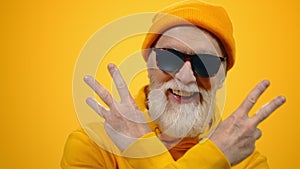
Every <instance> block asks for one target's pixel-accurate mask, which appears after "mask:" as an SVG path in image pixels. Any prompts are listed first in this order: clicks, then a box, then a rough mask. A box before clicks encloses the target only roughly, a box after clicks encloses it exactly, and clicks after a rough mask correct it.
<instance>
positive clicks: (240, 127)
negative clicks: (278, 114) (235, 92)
mask: <svg viewBox="0 0 300 169" xmlns="http://www.w3.org/2000/svg"><path fill="white" fill-rule="evenodd" d="M269 85H270V82H269V81H267V80H264V81H262V82H260V83H259V84H258V85H257V86H256V87H255V88H254V89H253V90H252V91H251V92H250V93H249V95H248V96H247V97H246V99H245V100H244V101H243V103H242V104H241V105H240V106H239V107H238V109H237V110H236V111H235V112H233V114H232V115H231V116H229V117H228V118H227V119H226V120H224V121H223V122H221V123H220V125H219V126H218V127H217V129H216V130H215V132H214V133H213V134H212V136H211V137H210V139H211V140H212V141H213V142H214V143H215V144H216V145H217V146H218V147H219V148H220V149H221V150H222V151H223V153H224V154H225V156H226V157H227V158H228V160H229V161H230V162H231V164H232V165H235V164H238V163H239V162H241V161H242V160H244V159H245V158H246V157H248V156H249V155H250V154H251V153H252V152H253V151H254V149H255V142H256V140H257V139H259V138H260V137H261V135H262V134H261V131H260V130H259V129H258V128H257V126H258V125H259V124H260V123H261V122H263V121H264V120H265V119H266V118H267V117H268V116H269V115H271V114H272V113H273V112H274V111H275V110H276V109H277V108H278V107H280V106H281V105H282V104H283V103H284V102H285V97H283V96H278V97H276V98H275V99H273V100H272V101H271V102H269V103H267V104H266V105H264V106H263V107H261V109H260V110H259V111H258V112H257V113H256V114H255V115H254V116H252V117H249V116H248V114H249V111H250V110H251V108H252V107H253V106H254V105H255V103H256V101H257V100H258V98H259V97H260V96H261V94H262V93H263V92H264V91H265V90H266V89H267V87H268V86H269Z"/></svg>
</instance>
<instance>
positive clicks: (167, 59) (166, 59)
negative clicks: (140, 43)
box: [154, 49, 184, 73]
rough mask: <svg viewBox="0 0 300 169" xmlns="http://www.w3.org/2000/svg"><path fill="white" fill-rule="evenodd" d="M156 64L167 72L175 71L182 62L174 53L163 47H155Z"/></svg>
mask: <svg viewBox="0 0 300 169" xmlns="http://www.w3.org/2000/svg"><path fill="white" fill-rule="evenodd" d="M154 51H155V52H156V61H157V66H158V67H159V69H160V70H162V71H164V72H168V73H174V72H177V71H178V70H179V69H180V68H181V67H182V66H183V64H184V62H183V60H182V59H180V57H179V56H177V55H176V54H175V53H172V52H171V51H168V50H164V49H155V50H154Z"/></svg>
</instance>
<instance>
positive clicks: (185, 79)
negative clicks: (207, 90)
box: [174, 61, 196, 85]
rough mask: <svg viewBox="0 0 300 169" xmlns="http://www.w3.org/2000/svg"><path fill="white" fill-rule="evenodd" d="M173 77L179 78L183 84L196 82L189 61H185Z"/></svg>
mask: <svg viewBox="0 0 300 169" xmlns="http://www.w3.org/2000/svg"><path fill="white" fill-rule="evenodd" d="M174 78H175V79H176V80H179V81H180V82H182V83H183V84H185V85H187V84H190V83H195V82H196V77H195V76H194V72H193V70H192V65H191V62H190V61H186V62H185V63H184V64H183V66H182V67H181V68H180V70H179V71H178V72H177V73H176V74H175V76H174Z"/></svg>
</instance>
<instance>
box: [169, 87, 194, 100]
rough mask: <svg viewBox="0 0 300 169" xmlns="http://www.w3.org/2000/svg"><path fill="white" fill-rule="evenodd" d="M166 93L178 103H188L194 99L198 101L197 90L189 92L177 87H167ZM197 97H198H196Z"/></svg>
mask: <svg viewBox="0 0 300 169" xmlns="http://www.w3.org/2000/svg"><path fill="white" fill-rule="evenodd" d="M167 94H168V96H169V99H171V100H174V101H176V102H179V103H190V102H192V101H194V100H198V101H199V95H200V93H199V92H189V91H183V90H177V89H168V91H167ZM197 98H198V99H197Z"/></svg>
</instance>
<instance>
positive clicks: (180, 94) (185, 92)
mask: <svg viewBox="0 0 300 169" xmlns="http://www.w3.org/2000/svg"><path fill="white" fill-rule="evenodd" d="M172 92H173V93H174V94H176V95H178V96H183V97H189V96H192V95H193V94H194V93H195V92H187V91H181V90H175V89H172Z"/></svg>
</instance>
